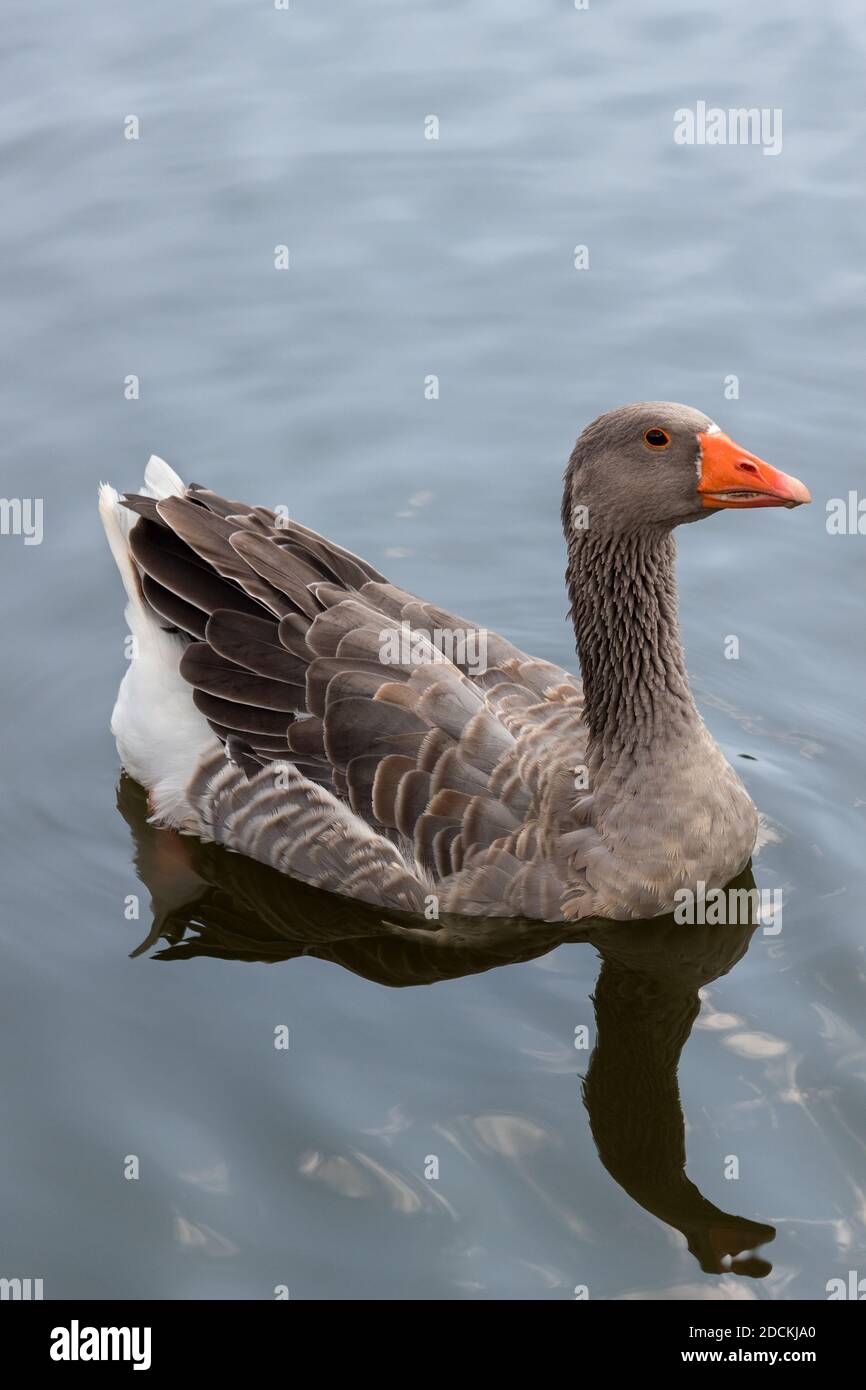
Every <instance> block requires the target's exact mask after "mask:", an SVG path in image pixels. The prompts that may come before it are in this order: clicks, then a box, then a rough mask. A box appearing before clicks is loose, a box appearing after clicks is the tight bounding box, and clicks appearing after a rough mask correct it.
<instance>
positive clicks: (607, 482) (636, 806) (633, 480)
mask: <svg viewBox="0 0 866 1390" xmlns="http://www.w3.org/2000/svg"><path fill="white" fill-rule="evenodd" d="M809 500H810V497H809V493H808V491H807V489H806V488H805V487H804V486H803V484H802V483H800V482H799V481H798V480H797V479H796V478H792V477H790V476H788V475H787V474H785V473H781V472H780V471H779V470H777V469H775V468H773V467H771V466H770V465H769V464H767V463H765V462H764V461H763V460H761V459H759V458H757V457H756V456H755V455H754V454H750V453H748V452H746V451H745V450H743V449H741V448H740V447H739V445H737V444H735V443H734V442H733V441H732V440H731V439H730V438H729V437H728V436H727V435H726V434H724V433H722V431H721V430H720V429H719V427H718V425H716V424H715V423H714V422H713V421H712V420H711V419H710V418H709V417H708V416H707V415H705V414H704V413H703V412H701V411H698V410H694V409H690V408H689V407H686V406H683V405H677V404H672V403H670V402H658V401H654V402H641V403H639V404H635V405H629V406H624V407H621V408H620V409H617V410H612V411H609V412H608V413H606V414H604V415H602V416H600V417H599V418H598V419H597V420H595V421H594V422H593V423H592V424H590V425H589V426H587V428H586V429H585V430H584V431H583V433H582V434H581V435H580V437H579V439H578V440H577V443H576V444H575V447H574V450H573V452H572V454H571V457H570V459H569V462H568V466H567V468H566V473H565V491H564V497H563V504H562V520H563V528H564V532H565V539H566V544H567V552H568V560H567V570H566V578H567V586H568V594H569V598H570V601H571V617H572V620H573V623H574V630H575V636H576V642H577V652H578V656H579V658H580V666H581V673H582V681H581V680H578V679H577V678H576V677H575V676H574V675H572V674H571V673H570V672H568V671H566V670H563V669H562V668H560V667H558V666H555V665H553V664H551V663H550V662H547V661H542V660H538V659H535V658H533V657H531V656H529V655H527V654H526V653H525V652H522V651H520V650H519V649H518V648H517V647H515V646H513V645H512V643H511V642H509V641H508V640H507V638H504V637H501V636H499V635H498V634H496V633H493V632H488V631H484V630H483V629H479V628H477V626H476V625H474V624H471V623H469V622H468V621H467V620H465V619H462V618H460V617H457V616H456V615H454V614H452V613H447V612H445V611H443V610H442V609H441V608H438V607H437V606H436V605H435V604H432V603H428V602H425V601H424V600H422V599H420V598H417V597H416V596H415V595H413V594H411V593H408V592H407V591H406V590H404V589H402V588H399V587H398V586H396V585H394V584H391V583H389V581H388V580H387V579H386V578H385V577H384V576H383V575H382V574H380V573H379V572H378V571H377V570H375V569H374V568H373V567H372V566H371V565H369V564H368V563H366V562H365V561H364V560H362V559H360V558H359V557H358V556H357V555H354V554H352V553H351V552H350V551H348V550H345V549H343V547H341V546H339V545H336V544H334V543H333V542H331V541H329V540H326V539H325V538H324V537H322V536H320V535H318V534H317V533H316V532H314V531H311V530H310V529H309V528H307V527H305V526H303V525H301V524H300V523H298V522H295V521H293V520H286V519H284V518H283V517H281V516H279V515H277V514H276V513H275V512H273V511H269V510H267V509H265V508H262V507H250V506H248V505H245V504H243V503H240V502H233V501H227V500H226V499H225V498H223V497H220V496H218V495H217V494H215V493H214V492H211V491H209V490H208V489H207V488H205V487H201V486H199V485H196V484H191V485H189V486H184V484H183V483H182V482H181V480H180V478H179V477H178V476H177V474H176V473H175V472H174V471H173V470H172V469H171V468H170V467H169V466H168V465H167V464H166V463H164V462H163V461H162V460H161V459H157V458H152V459H151V460H150V462H149V464H148V466H147V469H146V472H145V483H144V486H143V488H142V490H141V492H140V493H137V494H126V495H125V496H124V497H122V498H120V497H118V494H117V493H116V492H115V490H114V489H113V488H112V487H110V486H108V485H107V484H103V485H102V487H101V488H100V495H99V509H100V514H101V517H102V521H103V524H104V527H105V530H106V534H107V537H108V541H109V544H110V546H111V550H112V553H113V555H114V558H115V561H116V562H117V565H118V568H119V570H120V573H121V576H122V579H123V583H124V587H125V589H126V593H127V599H128V603H127V608H126V620H127V623H128V626H129V629H130V632H131V634H132V637H133V639H134V640H133V643H132V659H131V660H130V663H129V668H128V670H127V672H126V674H125V676H124V678H123V680H122V682H121V686H120V691H119V693H118V698H117V702H116V705H115V708H114V713H113V715H112V721H111V727H112V731H113V733H114V735H115V738H116V741H117V747H118V752H119V755H120V758H121V761H122V763H123V766H124V768H125V769H126V771H127V772H128V773H129V774H130V775H131V776H132V777H134V778H135V779H136V780H137V781H138V782H140V783H141V784H142V786H143V787H144V788H145V789H146V790H147V793H148V804H149V806H150V809H151V813H152V818H153V820H154V822H155V823H156V824H160V825H165V826H170V827H174V828H175V829H177V830H179V831H181V832H184V833H187V834H192V835H196V836H198V837H200V838H201V839H203V840H206V841H215V842H217V843H220V844H223V845H225V846H227V847H228V848H230V849H232V850H235V851H237V852H239V853H241V854H245V855H248V856H250V857H252V858H253V859H257V860H259V861H261V862H263V863H265V864H268V865H270V866H272V867H273V868H276V869H277V870H279V871H280V872H282V873H284V874H286V875H288V876H290V877H292V878H295V879H298V880H300V881H302V882H304V883H308V884H312V885H313V886H315V887H318V888H323V889H326V890H328V891H330V892H333V893H337V894H341V895H343V896H345V897H349V898H356V899H358V900H360V901H362V902H366V903H370V904H374V905H376V906H379V907H382V908H386V909H388V910H391V911H394V912H401V911H402V912H407V913H410V914H419V915H424V916H426V917H427V918H428V919H431V918H435V917H436V916H437V915H438V912H439V911H440V910H441V911H442V912H448V913H457V914H461V915H465V916H469V917H489V918H517V917H519V918H529V919H533V920H536V921H546V922H561V921H572V920H576V919H584V918H592V917H601V918H618V919H631V918H649V917H654V916H658V915H659V914H661V913H665V912H668V911H670V910H671V908H672V907H673V905H674V895H675V893H676V892H677V891H678V890H679V889H681V888H691V889H696V888H697V885H698V884H699V883H703V884H704V885H705V886H706V889H710V888H717V887H724V886H725V885H726V884H727V883H728V882H729V881H730V880H731V879H732V878H734V877H735V876H736V875H737V874H738V873H740V872H741V871H742V870H743V868H744V867H745V866H746V864H747V863H748V861H749V859H750V856H751V853H752V850H753V848H754V845H755V840H756V834H757V826H758V817H757V812H756V810H755V807H754V805H753V803H752V801H751V798H750V797H749V795H748V793H747V791H746V789H745V787H744V786H743V784H742V782H741V781H740V779H739V777H738V776H737V775H736V773H735V772H734V771H733V769H732V768H731V767H730V765H729V764H728V763H727V761H726V760H725V758H724V756H723V754H722V752H721V750H720V749H719V748H718V746H717V745H716V743H715V742H714V740H713V738H712V737H711V735H710V733H709V731H708V730H707V728H706V726H705V725H704V723H703V721H702V719H701V717H700V715H699V713H698V710H697V708H696V706H695V703H694V700H693V698H692V695H691V691H690V689H689V683H688V677H687V674H686V668H685V661H684V657H683V651H682V645H681V641H680V636H679V628H678V620H677V593H676V579H675V573H674V558H675V544H674V538H673V530H674V528H675V527H676V526H678V525H681V524H683V523H685V522H694V521H700V520H703V519H706V518H707V517H709V516H712V515H714V514H715V513H717V512H718V511H720V510H723V509H733V510H737V509H743V508H747V507H749V508H751V507H779V506H784V507H794V506H797V505H799V504H800V503H803V502H808V501H809ZM455 633H457V634H460V633H463V634H475V640H474V641H472V640H469V639H467V640H466V641H465V642H464V643H463V645H462V646H461V645H460V643H459V642H458V643H456V644H453V643H452V649H451V650H450V651H449V652H446V651H445V650H443V644H442V642H441V640H440V635H441V634H451V635H452V636H453V634H455ZM479 634H480V635H481V636H482V637H483V639H484V641H483V649H484V656H485V660H484V661H479V660H478V654H479V643H478V640H477V639H478V637H479ZM455 646H456V649H455Z"/></svg>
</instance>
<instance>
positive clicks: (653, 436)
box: [643, 429, 671, 449]
mask: <svg viewBox="0 0 866 1390" xmlns="http://www.w3.org/2000/svg"><path fill="white" fill-rule="evenodd" d="M643 442H644V444H646V445H647V446H648V447H649V448H650V449H666V448H667V447H668V445H669V444H670V442H671V437H670V435H669V434H668V432H667V430H660V429H651V430H647V431H646V433H645V435H644V437H643Z"/></svg>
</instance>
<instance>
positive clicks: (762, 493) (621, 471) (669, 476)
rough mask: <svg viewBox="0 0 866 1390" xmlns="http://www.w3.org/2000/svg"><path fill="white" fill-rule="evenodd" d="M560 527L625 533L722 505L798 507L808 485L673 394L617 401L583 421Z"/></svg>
mask: <svg viewBox="0 0 866 1390" xmlns="http://www.w3.org/2000/svg"><path fill="white" fill-rule="evenodd" d="M565 483H566V487H565V497H564V502H563V521H564V523H565V529H566V534H568V535H571V534H573V532H574V531H580V530H592V531H598V530H599V529H601V530H603V531H605V532H612V533H616V532H622V533H628V532H633V531H635V530H640V529H641V528H648V529H656V528H663V529H668V528H671V527H674V526H679V525H681V524H682V523H684V522H691V521H700V520H702V519H703V518H705V517H707V516H712V515H713V514H714V513H715V512H718V511H721V510H723V509H726V508H734V509H738V510H742V509H743V508H745V507H797V506H800V504H801V503H803V502H810V501H811V497H810V494H809V491H808V489H807V488H806V487H804V485H803V484H802V483H801V482H800V481H799V480H798V479H797V478H793V477H791V476H789V474H787V473H782V472H781V471H780V470H779V469H778V468H774V467H773V466H772V465H771V464H769V463H766V462H765V461H764V460H763V459H760V458H758V457H757V455H755V454H752V453H749V451H748V450H747V449H743V448H741V446H740V445H739V444H737V443H735V442H734V440H733V439H731V438H730V437H729V436H728V435H727V434H724V433H723V432H722V430H720V429H719V426H718V425H717V424H716V423H715V421H713V420H711V419H710V417H709V416H708V415H705V414H704V412H703V411H701V410H694V409H692V408H691V407H690V406H686V405H677V404H675V403H674V402H672V401H641V402H639V403H638V404H636V405H626V406H621V407H620V408H619V409H617V410H610V411H608V412H607V414H605V415H601V416H599V418H598V419H597V420H594V421H593V422H592V424H591V425H588V426H587V427H586V429H585V430H584V431H583V433H582V434H581V436H580V438H579V439H578V441H577V443H576V444H575V446H574V451H573V453H572V455H571V458H570V460H569V464H568V469H567V471H566V477H565Z"/></svg>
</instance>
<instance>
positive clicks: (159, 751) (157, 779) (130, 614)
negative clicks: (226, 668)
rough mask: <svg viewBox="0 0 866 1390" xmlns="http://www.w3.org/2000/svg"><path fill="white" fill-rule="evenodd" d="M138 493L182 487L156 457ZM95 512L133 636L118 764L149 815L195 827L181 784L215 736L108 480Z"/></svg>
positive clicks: (120, 713)
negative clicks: (150, 600)
mask: <svg viewBox="0 0 866 1390" xmlns="http://www.w3.org/2000/svg"><path fill="white" fill-rule="evenodd" d="M142 491H143V492H144V493H145V494H146V495H147V496H149V497H157V498H159V497H169V496H172V495H178V494H181V493H182V492H183V491H184V485H183V483H182V482H181V480H180V478H179V477H178V475H177V474H176V473H175V471H174V469H173V468H170V467H169V465H168V464H167V463H165V462H164V461H163V460H162V459H160V458H157V457H156V456H155V455H154V456H153V457H152V458H151V459H150V461H149V463H148V465H147V469H146V471H145V483H144V486H143V488H142ZM99 515H100V517H101V519H102V524H103V526H104V527H105V534H106V536H107V537H108V544H109V546H110V547H111V553H112V555H113V556H114V559H115V562H116V564H117V568H118V569H119V570H120V577H121V579H122V580H123V587H124V589H125V590H126V594H127V598H128V600H129V602H128V603H127V606H126V612H125V617H126V621H127V623H128V625H129V631H130V633H131V636H132V642H131V651H130V662H129V669H128V670H127V672H126V675H125V676H124V677H123V680H122V681H121V683H120V689H119V691H118V694H117V702H116V704H115V706H114V711H113V713H112V716H111V732H112V733H113V734H114V736H115V739H116V740H117V751H118V753H119V755H120V760H121V762H122V763H123V766H124V767H125V768H126V770H127V772H129V773H130V774H131V776H133V777H134V778H135V779H136V781H138V782H140V783H141V784H142V786H144V787H146V788H147V790H148V791H149V792H150V803H151V806H152V808H153V811H154V819H157V820H160V821H164V822H166V823H167V824H170V825H176V826H183V827H188V828H190V829H196V830H198V829H199V826H198V817H197V815H196V814H195V813H194V812H193V811H192V809H191V808H190V806H189V805H188V803H187V801H186V788H187V786H188V785H189V783H190V780H191V778H192V776H193V773H194V772H195V770H196V768H197V766H198V763H199V761H200V760H201V758H202V757H204V756H205V755H207V754H209V753H212V752H213V750H214V748H215V747H217V746H218V743H219V741H218V739H217V738H216V735H215V734H214V733H213V731H212V730H211V728H210V726H209V724H208V723H207V720H206V719H205V718H204V715H202V714H201V713H200V711H199V710H198V709H196V707H195V705H194V703H193V699H192V691H191V689H190V687H189V686H188V685H187V683H186V681H185V680H184V679H183V677H182V676H181V674H180V672H179V670H178V664H179V662H180V658H181V655H182V653H183V649H184V643H183V641H182V639H181V638H179V637H178V636H177V635H176V634H175V633H171V632H165V631H163V629H162V628H161V627H160V626H159V623H158V622H157V621H156V620H155V618H154V616H153V614H152V612H151V611H150V609H148V608H147V607H146V605H145V603H144V601H143V598H142V593H141V585H140V583H139V578H138V571H137V570H136V568H135V565H134V564H133V561H132V557H131V555H130V553H129V532H130V528H131V526H132V525H133V524H134V522H135V520H136V517H135V515H134V513H132V512H130V511H129V510H128V509H127V508H126V507H123V506H122V505H121V503H120V500H119V498H118V495H117V493H116V492H115V490H114V488H113V487H110V486H109V485H108V484H107V483H103V484H102V485H101V487H100V489H99Z"/></svg>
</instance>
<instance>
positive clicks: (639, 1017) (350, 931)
mask: <svg viewBox="0 0 866 1390" xmlns="http://www.w3.org/2000/svg"><path fill="white" fill-rule="evenodd" d="M118 805H119V807H120V810H121V812H122V814H123V815H124V817H125V818H126V820H127V822H128V823H129V825H130V828H131V830H132V833H133V838H134V840H135V845H136V865H137V868H138V872H139V875H140V877H141V879H142V881H143V882H144V883H145V884H146V885H147V887H148V889H149V891H150V893H151V898H152V905H153V910H154V922H153V927H152V929H151V932H150V933H149V935H148V936H147V938H146V939H145V941H144V942H142V944H141V946H140V947H139V948H138V950H137V951H136V952H135V954H140V953H141V952H142V951H144V950H147V949H149V948H150V947H153V946H155V945H156V944H157V943H158V942H159V941H160V940H161V939H162V940H163V941H166V942H168V946H167V948H165V949H162V950H161V951H159V952H158V955H159V958H161V959H163V960H182V959H185V958H189V957H192V956H199V955H210V956H218V957H221V958H223V959H234V960H260V961H262V960H263V961H279V960H290V959H292V958H294V957H296V956H301V955H313V956H318V957H319V958H320V959H322V960H330V961H333V962H335V963H336V964H339V965H342V966H343V967H344V968H345V969H347V970H351V971H353V972H354V973H355V974H358V975H362V976H364V977H365V978H366V979H369V980H374V981H376V982H377V983H380V984H384V985H391V986H405V985H420V984H432V983H434V982H435V981H437V980H446V979H453V978H456V977H458V976H462V975H471V974H475V973H478V972H480V971H484V970H490V969H492V968H494V967H495V966H498V965H506V964H513V963H515V962H518V961H525V960H531V959H533V958H534V957H537V956H541V955H544V954H546V952H548V951H550V950H552V949H553V948H554V947H556V946H559V945H561V944H562V943H563V942H565V941H575V942H577V941H582V942H591V943H592V944H593V945H594V946H595V948H596V949H597V950H598V951H599V952H600V954H601V956H602V968H601V973H600V975H599V978H598V982H597V984H596V988H595V1011H596V1020H597V1039H596V1046H595V1051H594V1052H593V1054H592V1058H591V1060H590V1065H589V1070H588V1073H587V1076H586V1080H585V1084H584V1099H585V1102H586V1107H587V1110H588V1112H589V1119H590V1126H591V1128H592V1133H593V1136H594V1138H595V1142H596V1145H597V1147H598V1151H599V1155H600V1157H601V1160H602V1162H603V1163H604V1165H605V1167H606V1168H607V1170H608V1172H609V1173H610V1174H611V1176H612V1177H613V1178H614V1179H615V1180H616V1182H618V1183H619V1184H620V1186H621V1187H622V1188H624V1190H625V1191H626V1192H627V1193H628V1194H629V1196H630V1197H632V1198H633V1199H634V1201H636V1202H638V1203H639V1204H640V1205H641V1206H642V1207H644V1208H645V1209H646V1210H647V1211H649V1212H652V1214H653V1215H654V1216H657V1217H658V1218H659V1219H660V1220H662V1221H664V1222H666V1223H667V1224H668V1225H670V1226H673V1227H674V1228H675V1229H677V1230H679V1231H682V1232H683V1234H684V1235H685V1236H686V1239H687V1240H688V1244H689V1249H690V1250H691V1252H692V1254H693V1255H694V1256H695V1258H696V1259H697V1260H698V1261H699V1263H700V1266H701V1268H702V1269H703V1270H704V1271H705V1272H707V1273H710V1272H718V1271H721V1270H722V1269H723V1268H725V1267H726V1266H725V1264H724V1260H725V1257H726V1256H728V1255H737V1254H739V1253H740V1252H741V1251H744V1250H752V1249H754V1248H755V1247H756V1246H758V1245H759V1244H762V1243H763V1242H765V1241H768V1240H772V1239H773V1236H774V1234H775V1232H774V1230H773V1227H772V1226H764V1225H759V1224H757V1223H756V1222H753V1221H749V1220H747V1219H746V1218H744V1217H739V1216H732V1215H729V1214H727V1213H725V1212H722V1211H720V1210H719V1208H718V1207H715V1206H713V1204H712V1203H711V1202H709V1201H707V1200H706V1199H705V1198H704V1197H702V1195H701V1193H700V1192H699V1191H698V1189H697V1188H696V1187H695V1185H694V1183H692V1182H690V1181H689V1179H688V1178H687V1177H686V1175H685V1171H684V1164H685V1143H684V1126H683V1114H682V1109H681V1107H680V1098H679V1090H678V1087H677V1066H678V1063H679V1057H680V1052H681V1050H682V1047H683V1044H684V1043H685V1041H686V1039H687V1038H688V1035H689V1032H690V1030H691V1026H692V1024H693V1022H694V1019H695V1016H696V1014H697V1012H698V1007H699V1005H698V989H699V988H700V987H701V985H703V984H706V983H708V982H709V981H710V980H713V979H716V978H717V977H718V976H719V975H723V974H725V972H726V971H728V970H730V969H731V968H732V966H733V965H735V964H736V962H737V961H738V960H739V959H740V957H741V956H742V955H744V953H745V951H746V950H747V948H748V944H749V938H750V936H751V933H752V931H753V929H754V928H753V926H751V925H748V926H727V927H718V926H717V927H693V926H677V925H676V924H674V922H673V921H672V919H671V918H670V917H659V918H656V919H654V920H653V921H648V922H636V923H628V924H621V923H610V922H605V923H602V924H601V925H589V924H587V925H584V926H581V927H578V926H577V925H570V926H569V925H567V924H550V925H547V926H545V925H543V924H539V923H537V922H523V921H521V920H519V919H516V918H515V919H510V920H504V921H500V922H495V921H492V920H489V921H485V922H478V921H477V920H472V919H468V920H467V919H464V920H461V919H460V918H458V917H449V918H446V919H444V921H443V923H442V924H441V925H440V926H439V927H438V928H437V929H435V930H431V929H429V928H428V929H424V928H420V927H418V926H417V925H413V924H412V921H413V919H411V918H409V917H406V916H404V915H403V914H388V915H387V916H385V915H383V914H382V912H381V911H380V910H378V909H375V908H372V907H368V906H365V905H363V904H359V903H351V902H349V901H348V900H347V899H345V898H340V897H336V896H334V895H331V894H327V893H322V892H320V891H318V890H316V889H314V888H309V887H307V886H306V885H304V884H299V883H294V884H287V883H286V880H285V879H284V878H283V877H282V876H281V875H280V874H278V873H276V872H275V871H274V870H273V869H270V868H267V867H266V866H263V865H260V864H256V863H255V862H254V861H253V860H249V859H245V858H243V857H242V856H241V855H235V854H229V853H227V852H226V851H225V850H224V849H222V848H221V847H220V846H217V845H206V844H201V843H200V842H198V841H197V840H195V839H193V838H191V837H188V836H180V835H178V834H176V833H175V832H173V831H170V830H161V829H158V828H157V827H155V826H154V825H152V824H150V823H149V822H148V819H147V804H146V801H145V795H144V792H143V791H142V790H141V788H140V787H138V786H137V785H136V784H135V783H134V782H132V781H131V780H130V779H129V778H123V779H122V781H121V785H120V789H119V793H118ZM751 884H752V880H751V875H749V876H748V877H746V876H744V877H743V879H742V880H740V881H739V882H738V884H737V885H736V886H738V887H739V886H742V887H751ZM731 1269H732V1272H733V1273H737V1274H750V1275H752V1276H753V1277H756V1278H757V1277H761V1276H762V1275H763V1274H765V1273H768V1272H769V1269H770V1266H769V1265H768V1264H766V1262H765V1261H763V1260H760V1259H758V1258H757V1257H753V1258H752V1259H750V1260H737V1261H736V1262H735V1263H734V1264H733V1265H732V1266H731Z"/></svg>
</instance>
